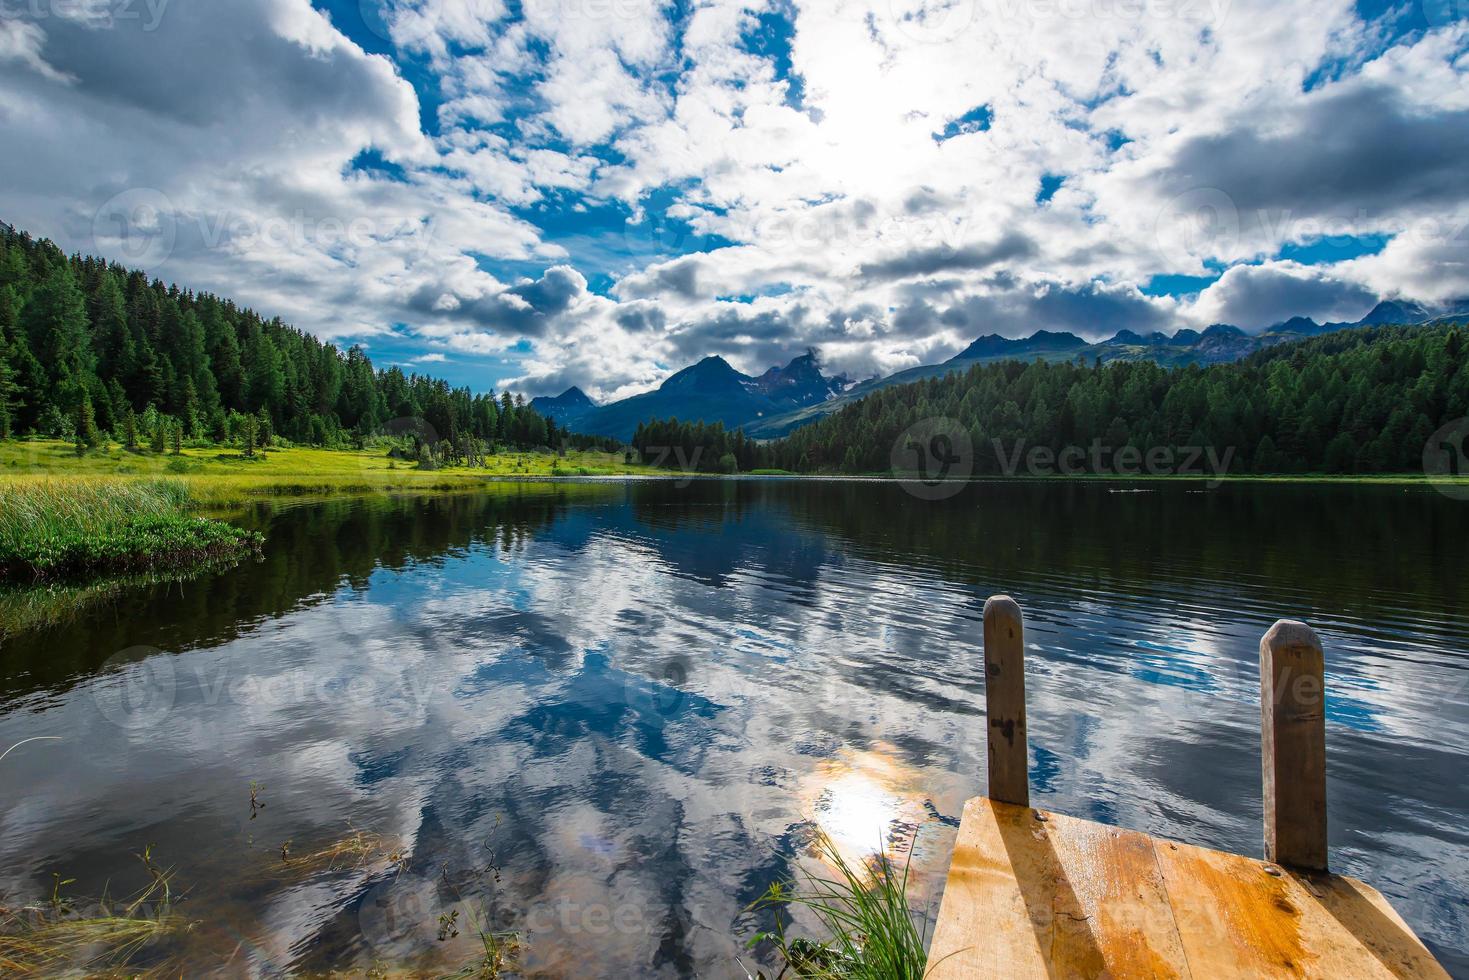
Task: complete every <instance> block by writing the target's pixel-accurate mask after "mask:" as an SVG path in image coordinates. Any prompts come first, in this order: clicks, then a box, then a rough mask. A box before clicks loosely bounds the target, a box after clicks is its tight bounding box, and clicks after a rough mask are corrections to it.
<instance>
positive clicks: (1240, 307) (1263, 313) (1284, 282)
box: [1196, 262, 1376, 330]
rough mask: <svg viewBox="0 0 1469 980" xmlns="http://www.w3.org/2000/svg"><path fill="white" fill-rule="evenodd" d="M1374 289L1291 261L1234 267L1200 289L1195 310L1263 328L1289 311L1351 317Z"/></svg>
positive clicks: (1368, 302)
mask: <svg viewBox="0 0 1469 980" xmlns="http://www.w3.org/2000/svg"><path fill="white" fill-rule="evenodd" d="M1375 302H1376V294H1375V293H1373V292H1372V290H1370V289H1368V288H1367V287H1365V286H1363V285H1361V284H1360V283H1358V282H1352V281H1349V280H1346V279H1342V278H1339V277H1337V276H1334V275H1332V274H1331V273H1330V272H1325V271H1322V270H1320V269H1313V268H1311V267H1309V266H1303V265H1300V264H1298V263H1295V262H1272V263H1269V264H1266V265H1258V266H1255V265H1241V266H1235V267H1234V268H1232V269H1229V270H1228V271H1226V272H1225V273H1224V275H1222V276H1220V277H1219V281H1218V282H1216V283H1214V284H1213V285H1211V286H1210V287H1209V288H1208V289H1205V290H1204V291H1203V292H1202V293H1201V294H1200V295H1199V300H1198V304H1197V307H1196V308H1197V311H1198V315H1199V316H1201V317H1202V318H1203V319H1206V320H1209V321H1210V322H1212V323H1232V324H1234V325H1236V326H1240V327H1243V328H1244V329H1246V330H1263V329H1264V328H1266V327H1270V326H1274V325H1275V324H1277V323H1280V322H1281V321H1282V320H1288V319H1289V318H1291V317H1293V316H1308V317H1311V318H1312V319H1314V320H1316V321H1318V322H1321V323H1329V322H1344V321H1355V320H1358V319H1361V317H1362V316H1363V315H1364V314H1366V312H1367V311H1368V310H1370V309H1371V308H1372V307H1373V305H1374V304H1375Z"/></svg>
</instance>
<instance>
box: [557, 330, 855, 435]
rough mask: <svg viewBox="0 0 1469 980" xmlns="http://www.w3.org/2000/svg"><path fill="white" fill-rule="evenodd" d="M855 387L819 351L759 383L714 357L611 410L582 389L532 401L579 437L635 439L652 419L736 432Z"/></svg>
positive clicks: (776, 370) (762, 377)
mask: <svg viewBox="0 0 1469 980" xmlns="http://www.w3.org/2000/svg"><path fill="white" fill-rule="evenodd" d="M850 386H851V381H850V380H849V379H848V378H847V377H846V376H845V375H841V376H838V377H834V378H829V377H827V376H826V375H824V374H823V373H822V372H821V368H820V365H819V364H818V362H817V357H816V353H815V352H814V351H807V352H806V353H805V354H802V355H801V356H800V357H797V358H795V359H794V360H792V361H791V362H790V363H789V364H786V365H785V366H784V367H780V366H777V367H772V368H771V369H770V370H768V371H766V372H765V373H764V374H762V375H760V376H759V377H751V376H750V375H748V374H742V373H741V372H739V371H736V370H735V369H734V368H733V367H732V366H730V363H729V362H728V361H726V360H725V359H724V358H722V357H719V356H710V357H706V358H704V359H703V360H702V361H699V362H698V363H697V364H694V365H691V366H689V367H686V368H684V369H683V370H682V371H679V372H678V373H676V374H674V375H673V376H672V377H670V378H669V379H668V380H666V381H664V382H663V383H662V384H661V385H659V386H658V387H657V388H656V389H654V390H653V391H648V392H644V393H643V394H641V395H633V396H632V397H631V398H624V399H622V400H620V401H615V402H611V403H609V404H606V405H597V404H596V403H594V402H593V401H592V400H591V399H590V398H587V396H586V395H585V394H584V393H583V392H582V391H581V389H579V388H569V389H567V390H566V391H564V392H562V393H561V394H560V395H557V396H556V397H555V398H546V397H541V398H535V399H532V400H531V405H532V406H534V407H535V408H536V410H537V411H540V412H544V413H546V414H551V417H553V418H555V419H556V421H557V422H558V423H560V424H562V425H565V426H567V427H568V428H570V429H572V430H574V431H576V432H580V433H584V434H586V435H599V436H612V437H613V438H617V439H630V438H632V434H633V432H634V431H635V430H636V429H637V427H638V424H639V423H641V422H646V421H649V420H650V419H667V418H678V419H682V420H685V421H690V422H694V421H699V422H706V423H710V424H713V423H715V422H721V423H723V424H724V425H725V427H726V428H730V429H734V428H738V427H740V426H744V425H748V424H749V423H750V422H752V421H755V420H759V419H761V418H764V417H766V416H774V415H783V414H785V413H788V412H791V411H793V410H798V409H801V408H805V407H809V406H811V405H816V404H820V403H821V402H824V401H827V400H829V399H831V398H834V397H836V396H837V395H838V394H840V393H841V392H842V391H844V390H845V389H846V388H848V387H850Z"/></svg>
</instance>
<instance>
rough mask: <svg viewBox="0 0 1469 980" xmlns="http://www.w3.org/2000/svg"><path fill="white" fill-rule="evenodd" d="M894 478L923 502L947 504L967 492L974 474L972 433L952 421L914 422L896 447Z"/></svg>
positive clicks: (947, 419)
mask: <svg viewBox="0 0 1469 980" xmlns="http://www.w3.org/2000/svg"><path fill="white" fill-rule="evenodd" d="M889 458H890V461H891V463H892V472H893V475H894V476H896V477H898V479H899V482H901V483H902V485H903V489H904V490H907V491H908V492H909V493H910V494H912V495H913V496H915V497H917V498H919V499H920V500H945V499H947V498H949V497H952V496H954V495H955V494H956V493H958V492H959V491H960V490H963V489H964V482H965V481H966V480H968V479H969V477H970V476H971V475H973V473H974V444H973V442H972V441H971V440H970V438H969V430H968V429H966V428H964V426H963V425H961V424H960V423H959V422H957V421H955V420H954V419H949V418H933V419H924V420H922V421H921V422H915V423H914V424H913V425H910V426H909V427H908V428H906V429H904V430H903V432H902V433H901V434H900V435H899V436H898V438H897V441H896V442H894V443H893V450H892V454H891V456H890V457H889Z"/></svg>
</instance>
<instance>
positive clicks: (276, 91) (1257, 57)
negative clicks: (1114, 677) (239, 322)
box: [0, 0, 1469, 398]
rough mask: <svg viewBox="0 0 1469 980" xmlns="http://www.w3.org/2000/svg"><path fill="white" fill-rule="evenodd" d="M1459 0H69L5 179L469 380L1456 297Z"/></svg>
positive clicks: (3, 68) (1461, 212) (102, 232)
mask: <svg viewBox="0 0 1469 980" xmlns="http://www.w3.org/2000/svg"><path fill="white" fill-rule="evenodd" d="M1463 13H1464V5H1463V4H1462V3H1461V2H1459V0H1414V2H1411V3H1403V4H1393V3H1386V2H1378V0H1374V2H1371V3H1353V2H1351V0H1291V2H1285V3H1281V2H1267V0H1150V2H1149V3H1146V4H1142V3H1133V2H1130V0H1065V2H1060V0H826V2H823V3H819V4H818V3H808V2H803V0H753V2H744V0H680V2H676V3H662V2H659V0H542V2H537V3H529V2H521V0H513V2H507V0H318V2H316V3H315V4H313V3H311V2H309V0H231V2H226V0H150V2H148V3H142V2H140V0H129V2H123V0H98V2H97V3H95V4H92V5H91V6H88V5H71V4H69V5H65V6H60V5H58V6H56V7H55V9H51V8H49V7H44V6H32V7H28V12H23V13H22V14H21V15H20V16H18V17H7V18H5V19H4V20H0V136H3V138H4V139H5V143H6V145H7V146H9V147H25V148H26V149H25V152H23V153H7V154H4V155H3V156H0V187H3V188H4V190H3V191H0V219H4V220H7V221H11V222H13V223H15V224H16V225H18V226H20V227H23V228H26V229H29V230H31V231H33V232H35V233H37V234H40V235H45V236H48V237H51V238H53V239H55V240H56V241H57V242H58V243H60V244H62V245H63V247H66V248H68V249H74V250H77V251H83V252H91V253H98V254H103V255H107V256H109V257H112V258H116V259H117V260H119V261H123V262H127V263H129V264H133V265H142V266H144V267H146V268H147V269H148V271H149V272H150V273H152V274H154V275H157V276H160V277H162V278H164V279H169V280H174V281H177V282H179V283H181V284H184V285H186V286H189V287H193V288H199V289H208V290H212V291H215V292H219V293H222V294H224V295H227V296H231V297H233V298H236V299H237V300H239V301H240V302H242V303H246V304H249V305H251V306H254V307H256V308H257V309H260V310H261V311H262V312H265V313H267V314H269V315H279V316H281V317H283V318H285V319H287V320H289V321H291V322H293V323H295V324H297V325H298V326H300V327H302V328H304V329H307V330H311V331H313V332H315V333H317V334H319V335H321V336H324V337H328V338H331V339H333V340H335V341H337V342H339V343H343V344H347V343H361V344H363V345H365V346H366V347H367V349H368V351H369V353H370V354H371V356H372V357H373V359H374V361H375V362H377V363H379V364H388V363H398V364H402V365H404V366H405V367H408V368H410V369H414V370H422V371H426V372H430V373H433V374H437V375H440V376H444V377H447V378H449V379H450V380H452V381H453V382H455V383H456V384H465V385H469V386H470V387H472V388H475V389H477V390H488V389H490V388H501V387H507V386H508V387H511V388H513V389H515V390H518V391H522V392H524V393H526V394H542V393H555V392H557V391H560V390H561V389H563V388H565V387H567V386H568V385H570V384H578V385H580V386H582V387H583V388H585V389H586V390H587V391H589V392H591V393H592V394H593V395H594V396H596V397H600V398H610V397H617V396H623V395H627V394H631V393H634V392H637V391H640V390H645V389H646V388H648V387H651V386H653V385H656V384H657V383H659V382H660V381H661V380H662V379H663V378H665V377H666V376H667V375H668V373H670V372H671V371H673V370H677V369H678V368H680V367H682V366H684V365H686V364H688V363H690V362H692V361H694V360H697V359H698V358H700V357H703V356H705V355H708V354H719V355H722V356H724V357H726V358H727V359H729V360H730V361H731V362H732V363H734V364H735V365H736V366H737V367H740V368H742V369H743V370H746V371H749V372H752V373H757V372H759V371H763V370H764V369H765V368H766V367H768V366H770V365H771V364H775V363H783V362H784V361H787V360H789V359H790V358H792V357H794V356H796V355H798V354H800V353H802V352H803V351H805V350H806V349H807V348H815V349H816V350H817V351H818V352H819V353H820V355H821V357H822V360H823V363H824V364H825V366H826V368H827V370H829V371H830V372H832V373H836V372H839V371H846V372H849V373H851V374H853V375H858V376H867V375H871V374H875V373H888V372H891V371H894V370H898V369H901V368H904V367H907V366H911V365H913V364H918V363H926V362H933V361H936V360H939V359H942V358H945V357H948V356H951V355H952V354H953V353H955V352H957V351H958V350H960V349H962V348H963V347H965V346H967V344H968V343H969V342H970V341H971V340H973V339H974V338H975V337H976V336H978V335H980V334H985V333H1000V334H1003V335H1007V336H1016V335H1024V334H1029V333H1030V332H1032V331H1034V330H1037V329H1048V330H1071V331H1073V332H1076V333H1078V334H1081V335H1084V336H1088V337H1099V336H1103V335H1108V334H1111V333H1113V332H1115V331H1116V330H1118V329H1122V328H1128V329H1133V330H1137V331H1139V332H1147V331H1151V330H1163V331H1165V332H1172V331H1173V330H1177V329H1179V328H1183V327H1193V328H1198V327H1201V326H1206V325H1208V324H1210V323H1215V322H1228V323H1235V324H1238V325H1240V326H1242V327H1244V328H1245V329H1247V330H1259V329H1264V328H1266V327H1268V326H1270V325H1271V324H1272V323H1275V322H1278V321H1280V320H1284V319H1286V318H1288V317H1290V316H1293V315H1297V314H1301V315H1308V316H1313V317H1315V318H1317V319H1318V320H1340V319H1355V318H1357V317H1359V316H1361V315H1362V314H1363V313H1365V312H1366V311H1367V310H1368V309H1369V308H1370V307H1371V305H1372V304H1373V303H1374V302H1375V301H1376V300H1377V299H1379V298H1395V297H1401V298H1408V299H1414V300H1418V301H1421V302H1424V303H1427V304H1430V305H1431V304H1443V303H1448V302H1451V301H1455V300H1457V299H1460V298H1462V297H1465V296H1469V233H1466V230H1465V229H1466V227H1469V86H1466V85H1465V77H1464V76H1465V72H1466V69H1469V56H1466V51H1469V26H1466V22H1465V18H1464V16H1463Z"/></svg>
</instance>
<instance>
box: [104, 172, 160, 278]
mask: <svg viewBox="0 0 1469 980" xmlns="http://www.w3.org/2000/svg"><path fill="white" fill-rule="evenodd" d="M177 240H178V226H177V222H176V219H175V217H174V207H173V202H172V201H170V200H169V199H168V196H167V195H166V194H164V193H163V192H162V191H157V190H154V189H153V188H151V187H134V188H131V189H129V190H125V191H123V192H122V193H121V194H115V195H113V196H112V197H111V198H109V199H108V200H107V202H106V203H105V204H103V205H102V206H101V207H100V208H98V209H97V212H96V213H95V214H94V215H92V241H93V243H94V244H95V245H96V246H97V251H99V252H102V253H104V254H107V255H113V256H116V257H118V258H120V259H122V260H125V261H126V262H127V263H129V264H131V265H138V266H144V267H152V266H157V265H161V264H162V263H163V262H164V261H165V260H167V259H168V257H169V256H170V255H172V254H173V247H174V244H175V243H176V242H177Z"/></svg>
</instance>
